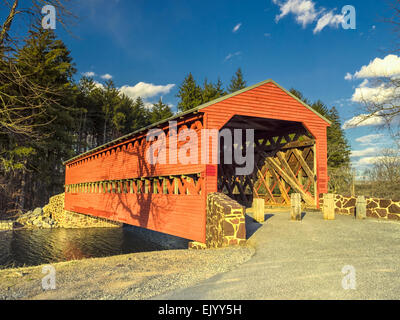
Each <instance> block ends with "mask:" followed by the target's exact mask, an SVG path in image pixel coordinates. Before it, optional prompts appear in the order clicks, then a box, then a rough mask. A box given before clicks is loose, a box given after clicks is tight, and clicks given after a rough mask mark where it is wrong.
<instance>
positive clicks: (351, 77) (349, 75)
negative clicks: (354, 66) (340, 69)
mask: <svg viewBox="0 0 400 320" xmlns="http://www.w3.org/2000/svg"><path fill="white" fill-rule="evenodd" d="M351 79H353V75H352V74H351V73H350V72H347V73H346V75H345V77H344V80H351Z"/></svg>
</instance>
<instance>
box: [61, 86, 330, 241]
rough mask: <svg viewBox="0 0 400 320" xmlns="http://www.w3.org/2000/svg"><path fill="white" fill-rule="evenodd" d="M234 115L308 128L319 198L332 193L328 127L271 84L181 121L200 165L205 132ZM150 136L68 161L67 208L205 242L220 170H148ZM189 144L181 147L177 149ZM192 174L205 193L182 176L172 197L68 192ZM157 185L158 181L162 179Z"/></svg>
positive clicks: (150, 167) (191, 167) (215, 167)
mask: <svg viewBox="0 0 400 320" xmlns="http://www.w3.org/2000/svg"><path fill="white" fill-rule="evenodd" d="M234 115H244V116H250V117H260V118H269V119H278V120H287V121H296V122H301V123H303V125H304V126H305V127H306V128H307V129H308V131H309V132H310V133H311V134H312V135H313V136H314V137H315V139H316V159H317V178H318V182H317V187H318V193H324V192H327V182H328V176H327V141H326V128H327V126H328V123H327V122H326V121H325V120H323V119H322V118H321V117H319V116H318V115H317V114H315V113H314V112H312V111H311V110H309V109H308V108H307V107H305V106H304V105H303V104H301V103H300V102H299V101H297V100H296V99H294V98H293V97H291V96H290V95H288V94H287V93H286V92H285V91H283V90H282V89H281V88H279V87H278V86H277V85H275V84H274V83H272V82H266V83H264V84H260V85H259V86H256V87H254V88H252V89H249V90H247V91H244V92H242V93H239V94H237V95H234V96H231V97H228V98H227V99H225V100H222V101H220V102H216V103H214V104H211V105H209V106H207V107H204V108H202V109H200V110H197V111H196V112H193V113H190V114H188V115H185V116H184V117H179V120H178V128H179V129H178V130H183V129H185V128H191V129H194V130H196V132H197V134H198V137H199V141H198V142H199V144H198V159H196V160H199V161H200V159H201V156H200V155H201V138H200V137H201V134H200V131H201V129H203V128H206V129H218V130H219V129H221V128H222V127H223V126H224V125H225V124H226V122H227V121H229V119H231V118H232V117H233V116H234ZM167 126H168V122H167V123H163V124H162V125H160V126H159V128H162V129H163V130H164V132H165V133H166V135H167V145H166V146H167V161H168V160H169V152H173V151H174V150H173V148H172V146H170V143H169V139H168V132H167V131H168V128H167ZM282 130H284V128H282ZM146 133H147V132H145V131H144V132H141V133H139V134H137V135H136V136H134V137H132V138H130V139H129V140H127V141H124V142H118V143H116V144H115V145H112V146H110V147H107V148H105V149H103V150H99V151H96V152H93V153H91V154H87V155H83V156H82V157H80V158H78V159H74V160H72V161H70V162H68V163H67V165H66V177H65V184H66V186H67V187H66V189H67V190H66V196H65V208H66V209H67V210H71V211H75V212H80V213H84V214H89V215H94V216H100V217H104V218H108V219H112V220H116V221H120V222H124V223H127V224H131V225H136V226H140V227H144V228H148V229H151V230H155V231H160V232H164V233H168V234H172V235H176V236H179V237H183V238H187V239H191V240H196V241H200V242H205V237H206V235H205V224H206V198H207V194H208V193H210V192H216V191H217V179H218V175H217V170H218V165H217V164H201V163H200V162H199V163H196V164H186V165H183V164H180V163H178V164H157V165H149V164H148V163H147V162H146V159H145V152H146V150H147V148H149V146H150V144H151V143H150V142H147V141H146ZM185 143H186V142H184V141H181V142H179V143H178V149H179V148H180V147H181V146H182V145H184V144H185ZM215 147H217V146H215ZM211 152H213V150H211V149H210V150H209V154H211ZM214 152H215V150H214ZM190 156H191V157H192V156H193V157H194V156H195V155H190ZM189 174H199V175H200V177H199V181H200V182H199V183H201V188H200V189H196V190H194V188H193V186H186V185H184V186H183V185H182V183H183V181H185V180H184V179H185V178H184V177H182V178H181V182H179V183H180V185H179V194H176V192H173V190H172V189H173V188H172V187H171V185H170V187H171V188H172V189H171V188H170V189H171V190H169V191H168V192H167V193H165V192H164V191H165V190H164V191H163V189H162V187H160V186H158V187H157V188H158V192H153V191H148V192H145V193H143V192H103V191H104V190H103V191H100V190H99V188H98V185H97V187H94V189H93V188H92V189H90V192H89V191H88V190H85V191H82V190H79V191H77V190H76V188H72V189H71V188H70V187H69V186H71V185H76V184H82V183H99V182H100V181H119V180H124V179H135V178H138V179H140V178H143V177H144V178H146V177H157V176H162V177H169V179H172V178H173V177H178V178H176V179H179V177H180V176H181V175H189ZM171 176H173V177H172V178H171ZM155 181H156V182H157V179H155ZM117 183H125V182H117ZM198 186H199V185H198ZM96 188H97V189H96ZM185 188H186V189H185ZM150 189H151V188H150ZM318 193H317V194H318Z"/></svg>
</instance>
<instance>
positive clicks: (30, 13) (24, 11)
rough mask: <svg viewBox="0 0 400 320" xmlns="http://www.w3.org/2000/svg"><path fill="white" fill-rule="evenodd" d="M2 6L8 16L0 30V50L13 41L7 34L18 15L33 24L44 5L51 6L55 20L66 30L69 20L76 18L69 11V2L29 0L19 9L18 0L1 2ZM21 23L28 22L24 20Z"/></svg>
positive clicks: (38, 17)
mask: <svg viewBox="0 0 400 320" xmlns="http://www.w3.org/2000/svg"><path fill="white" fill-rule="evenodd" d="M3 3H4V5H5V6H6V8H8V12H9V13H8V16H7V18H6V19H5V21H4V23H3V24H2V27H1V30H0V48H1V47H4V46H5V43H6V42H13V40H15V39H11V38H10V36H9V32H10V30H11V27H12V24H13V22H14V20H15V19H16V18H17V17H18V16H19V15H21V16H22V15H24V16H25V17H26V18H31V19H34V21H35V23H37V22H38V20H40V18H41V11H42V8H43V7H44V6H45V5H52V6H54V8H55V9H56V13H57V14H56V19H57V22H59V23H60V24H61V25H62V26H63V27H64V28H65V29H66V30H68V28H67V23H68V22H70V20H71V18H72V19H73V18H76V16H75V15H74V14H73V13H72V12H71V10H70V9H69V3H70V0H31V1H28V6H27V7H21V3H20V1H19V0H13V1H10V0H3ZM23 21H30V19H25V18H24V20H23Z"/></svg>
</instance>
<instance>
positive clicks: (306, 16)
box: [272, 0, 344, 34]
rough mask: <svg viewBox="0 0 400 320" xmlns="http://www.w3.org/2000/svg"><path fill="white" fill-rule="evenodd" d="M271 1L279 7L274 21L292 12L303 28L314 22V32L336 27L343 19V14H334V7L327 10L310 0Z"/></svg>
mask: <svg viewBox="0 0 400 320" xmlns="http://www.w3.org/2000/svg"><path fill="white" fill-rule="evenodd" d="M272 2H273V3H274V4H276V5H278V6H279V8H280V14H279V15H277V16H276V17H275V21H276V22H279V20H281V19H282V18H284V17H285V16H287V15H289V14H293V15H294V17H295V20H296V22H297V23H298V24H300V25H301V26H302V27H303V28H305V27H306V26H307V25H309V24H311V23H315V22H316V26H315V28H314V30H313V33H314V34H316V33H319V32H321V31H322V30H323V29H324V28H326V27H334V28H337V27H338V26H339V24H340V23H342V21H343V19H344V15H343V14H335V10H336V9H333V10H330V11H328V10H327V9H325V8H324V7H320V8H317V7H316V4H315V2H314V1H312V0H272Z"/></svg>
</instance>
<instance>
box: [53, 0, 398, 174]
mask: <svg viewBox="0 0 400 320" xmlns="http://www.w3.org/2000/svg"><path fill="white" fill-rule="evenodd" d="M288 2H289V3H288ZM296 4H297V7H296V6H295V7H293V5H296ZM348 4H350V5H352V6H354V8H355V9H356V29H355V30H351V29H348V30H345V29H343V28H342V26H341V24H338V23H335V20H334V17H335V15H340V14H341V10H342V7H343V6H345V5H348ZM285 5H286V6H285ZM291 5H292V7H291ZM301 6H303V7H301ZM300 9H301V10H300ZM285 10H286V11H285ZM75 12H76V13H77V15H78V16H79V19H78V20H77V21H76V22H75V26H74V27H72V28H71V31H72V32H73V34H74V37H72V36H71V35H69V34H67V33H65V32H64V31H63V30H62V29H61V28H60V27H59V26H58V28H57V31H58V34H59V35H60V36H61V37H62V39H63V40H64V41H65V43H66V44H67V45H68V47H69V48H70V50H71V52H72V56H73V57H74V60H75V63H76V66H77V69H78V75H77V78H79V77H80V76H81V75H82V74H84V73H88V72H91V73H92V74H94V79H95V80H97V81H99V82H102V81H104V79H103V78H107V76H108V78H110V77H111V76H112V79H113V80H114V82H115V83H116V85H117V86H118V87H121V88H123V90H125V92H126V93H128V94H130V95H131V96H135V95H138V94H141V95H142V96H144V98H145V100H146V101H147V102H154V101H156V100H158V98H159V96H161V95H162V97H163V101H164V102H166V103H170V104H172V105H173V106H176V104H177V98H176V97H175V95H176V93H177V90H178V86H179V84H180V83H181V82H182V80H183V79H184V77H185V76H186V75H187V74H188V73H189V72H192V74H193V75H194V76H195V78H196V79H197V80H198V82H201V83H202V82H203V80H204V78H206V77H207V79H208V80H211V81H216V80H217V79H218V77H220V78H221V80H222V81H223V83H224V84H228V83H229V81H230V79H231V77H232V75H233V74H234V72H235V71H236V70H237V68H238V67H241V68H242V70H243V73H244V76H245V79H246V80H247V83H248V84H249V85H252V84H255V83H257V82H259V81H262V80H265V79H269V78H272V79H274V80H275V81H277V82H278V83H279V84H281V85H282V86H284V87H285V88H287V89H290V88H292V87H293V88H296V89H297V90H300V91H301V92H302V93H303V94H304V95H305V96H306V97H307V98H309V99H310V100H317V99H321V100H322V101H323V102H325V103H326V104H327V105H328V106H336V107H337V109H338V110H339V112H340V116H341V119H342V121H343V123H345V122H346V121H348V120H350V119H352V118H353V117H354V116H356V115H358V114H360V112H361V109H360V108H361V107H360V105H359V104H358V103H357V102H354V101H352V96H353V94H354V93H355V91H356V89H357V88H360V86H362V85H361V83H362V82H363V81H365V79H363V78H362V77H356V76H353V77H352V79H351V80H345V76H346V74H348V73H349V74H351V75H355V73H356V72H358V71H360V69H361V68H362V67H363V66H368V65H369V64H370V62H371V61H373V60H374V59H376V58H381V59H384V58H385V57H387V56H388V55H390V54H391V53H392V50H393V49H394V43H395V35H394V34H393V32H392V31H391V27H390V26H389V25H388V24H386V23H384V22H382V20H383V18H384V17H390V16H391V15H392V12H391V10H390V9H389V7H388V6H387V4H386V2H384V1H376V0H351V1H349V0H346V1H341V0H337V1H328V0H262V1H261V0H260V1H258V0H257V1H256V0H252V1H238V0H213V1H208V0H203V1H195V0H190V1H183V0H182V1H178V0H176V1H146V0H143V1H142V0H140V1H139V0H134V1H132V0H113V1H111V0H108V1H106V0H85V1H80V2H79V4H78V5H77V6H76V8H75ZM328 13H331V16H330V17H331V18H332V19H331V20H329V19H328V20H329V21H331V23H330V24H329V25H327V26H326V27H325V28H323V29H322V30H318V32H316V31H315V28H316V26H317V24H318V21H319V20H320V19H321V18H322V17H324V15H326V14H328ZM325 18H329V16H325ZM302 22H304V24H303V23H302ZM392 58H393V57H392ZM384 61H386V62H388V63H391V61H387V60H384ZM392 61H394V63H400V62H399V61H397V60H396V59H394V60H392ZM104 75H106V76H105V77H103V78H101V76H104ZM348 78H350V77H348ZM363 85H365V83H364V84H363ZM373 124H376V123H372V125H368V126H362V127H358V128H348V129H346V135H347V138H348V139H349V141H350V143H351V146H352V149H353V150H354V153H353V157H352V160H353V163H354V164H355V165H356V166H357V168H358V169H360V170H361V169H363V168H365V165H366V164H368V163H370V159H369V158H371V159H372V158H373V157H376V156H379V149H380V148H381V147H383V146H386V145H385V143H382V142H384V141H385V136H386V133H385V132H383V131H379V130H378V127H377V126H376V125H373ZM379 134H380V136H378V135H379ZM382 134H384V136H382ZM370 135H374V136H370ZM366 136H369V137H366ZM362 159H364V160H362ZM360 160H361V161H360Z"/></svg>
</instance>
